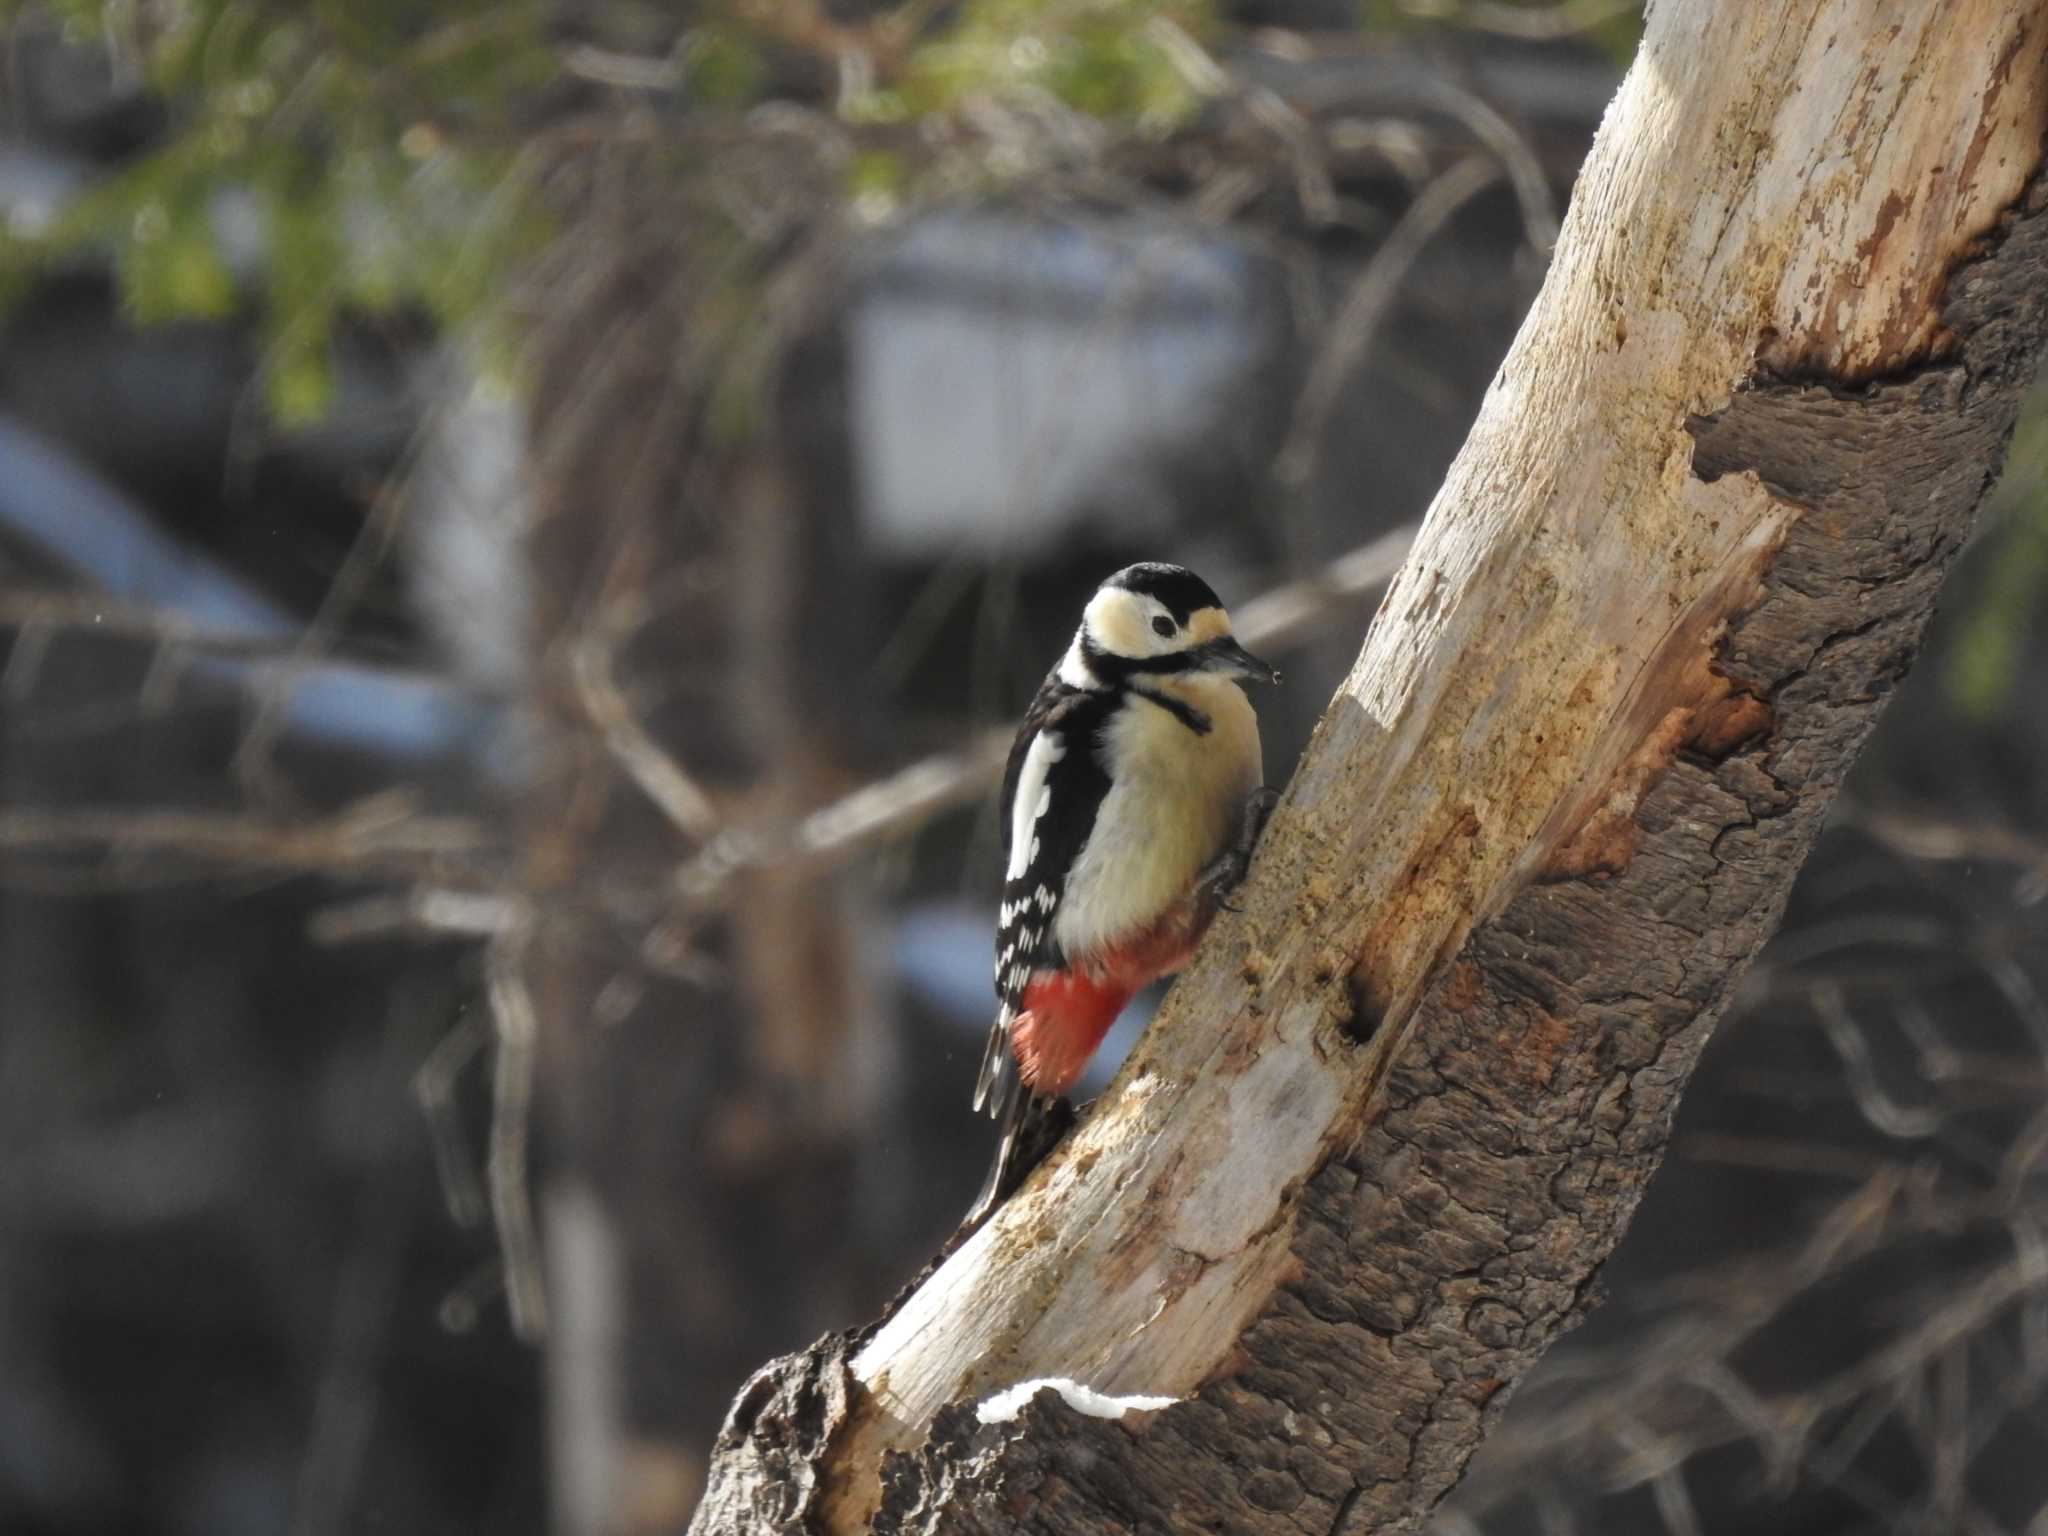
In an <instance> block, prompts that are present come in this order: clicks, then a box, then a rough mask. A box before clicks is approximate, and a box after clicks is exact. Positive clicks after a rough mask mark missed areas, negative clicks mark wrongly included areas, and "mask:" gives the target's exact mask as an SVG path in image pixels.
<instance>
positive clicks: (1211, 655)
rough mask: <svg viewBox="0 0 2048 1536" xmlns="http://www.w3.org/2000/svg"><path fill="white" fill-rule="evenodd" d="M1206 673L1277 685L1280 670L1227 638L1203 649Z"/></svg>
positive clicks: (1212, 641) (1203, 666) (1211, 642)
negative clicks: (1218, 673) (1216, 673)
mask: <svg viewBox="0 0 2048 1536" xmlns="http://www.w3.org/2000/svg"><path fill="white" fill-rule="evenodd" d="M1199 654H1200V656H1201V658H1202V668H1201V669H1202V670H1203V671H1204V672H1221V673H1222V674H1223V675H1224V676H1225V677H1246V678H1250V679H1251V680H1252V681H1253V682H1255V683H1277V682H1279V681H1280V673H1279V670H1278V669H1277V668H1275V667H1271V666H1268V665H1267V664H1266V663H1265V662H1263V661H1261V660H1259V658H1258V657H1256V656H1254V655H1253V654H1252V653H1251V652H1250V651H1248V650H1246V649H1245V648H1244V647H1243V646H1241V645H1239V644H1238V643H1237V642H1236V641H1235V640H1232V639H1230V638H1229V637H1227V636H1226V637H1225V638H1223V639H1221V640H1211V641H1210V642H1209V643H1208V644H1207V645H1205V646H1203V647H1201V650H1200V652H1199Z"/></svg>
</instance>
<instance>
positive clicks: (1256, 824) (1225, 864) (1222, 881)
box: [1201, 785, 1280, 912]
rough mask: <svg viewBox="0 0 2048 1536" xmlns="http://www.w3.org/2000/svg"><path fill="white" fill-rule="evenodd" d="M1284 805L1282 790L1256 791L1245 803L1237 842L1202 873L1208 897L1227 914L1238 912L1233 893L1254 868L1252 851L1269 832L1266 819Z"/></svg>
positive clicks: (1261, 788) (1264, 788) (1203, 889)
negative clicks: (1281, 801) (1282, 803)
mask: <svg viewBox="0 0 2048 1536" xmlns="http://www.w3.org/2000/svg"><path fill="white" fill-rule="evenodd" d="M1279 803H1280V791H1279V790H1277V789H1267V788H1266V787H1265V786H1263V785H1261V786H1260V787H1259V788H1257V789H1255V790H1253V791H1252V792H1251V795H1250V796H1249V797H1248V798H1247V799H1246V800H1245V803H1244V818H1243V820H1242V821H1240V822H1239V823H1238V828H1237V839H1236V841H1234V842H1233V843H1232V844H1231V845H1230V846H1229V847H1228V848H1226V849H1224V850H1223V852H1221V853H1219V854H1218V855H1217V856H1216V857H1215V858H1214V859H1213V860H1211V861H1210V864H1209V867H1208V868H1207V869H1205V870H1203V871H1202V879H1201V886H1202V892H1203V895H1204V896H1205V898H1206V899H1207V900H1208V901H1209V902H1210V903H1211V904H1212V905H1214V906H1217V907H1221V908H1222V909H1223V910H1224V911H1225V912H1235V911H1237V910H1238V908H1237V907H1235V906H1233V905H1231V902H1230V899H1229V898H1230V893H1231V892H1232V891H1235V890H1236V889H1237V888H1238V887H1239V886H1240V885H1242V884H1244V877H1245V876H1246V875H1247V874H1248V873H1250V871H1251V867H1252V850H1253V849H1255V848H1257V847H1258V845H1259V834H1260V833H1261V832H1263V831H1265V830H1266V818H1267V817H1269V816H1271V815H1272V814H1273V807H1274V806H1276V805H1278V804H1279Z"/></svg>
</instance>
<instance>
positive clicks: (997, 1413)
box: [974, 1376, 1180, 1424]
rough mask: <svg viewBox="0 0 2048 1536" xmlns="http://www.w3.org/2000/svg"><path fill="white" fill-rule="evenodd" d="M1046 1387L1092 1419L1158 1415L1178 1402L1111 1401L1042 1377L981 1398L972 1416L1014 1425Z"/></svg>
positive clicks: (1077, 1385) (1174, 1399)
mask: <svg viewBox="0 0 2048 1536" xmlns="http://www.w3.org/2000/svg"><path fill="white" fill-rule="evenodd" d="M1047 1387H1051V1388H1052V1389H1053V1390H1054V1391H1055V1392H1057V1393H1059V1395H1060V1396H1061V1397H1063V1398H1065V1399H1066V1403H1067V1406H1068V1407H1069V1408H1071V1409H1073V1410H1074V1412H1076V1413H1085V1414H1087V1415H1088V1417H1089V1418H1091V1419H1120V1418H1122V1417H1123V1416H1124V1415H1125V1414H1126V1413H1130V1412H1132V1411H1134V1410H1135V1411H1136V1412H1138V1413H1157V1412H1158V1411H1159V1410H1160V1409H1161V1408H1166V1407H1170V1406H1171V1405H1173V1404H1174V1403H1177V1402H1179V1401H1180V1399H1179V1398H1177V1397H1111V1396H1110V1395H1109V1394H1108V1393H1107V1392H1098V1391H1096V1390H1095V1389H1094V1388H1093V1387H1084V1386H1082V1385H1081V1383H1079V1382H1078V1381H1069V1380H1068V1379H1067V1378H1066V1377H1064V1376H1041V1377H1039V1378H1038V1379H1037V1380H1035V1381H1020V1382H1018V1383H1017V1384H1016V1385H1015V1386H1014V1387H1005V1388H1004V1389H1003V1390H1002V1391H1000V1392H998V1393H996V1395H995V1396H994V1397H987V1398H983V1399H982V1400H981V1402H979V1403H977V1404H976V1405H975V1409H974V1416H975V1417H976V1418H977V1419H979V1420H981V1422H982V1423H984V1424H1010V1423H1014V1422H1015V1421H1016V1418H1017V1415H1018V1414H1020V1413H1022V1412H1023V1411H1024V1405H1025V1404H1026V1403H1028V1402H1030V1401H1031V1399H1032V1398H1034V1397H1036V1396H1038V1394H1039V1393H1041V1392H1043V1391H1044V1390H1045V1389H1046V1388H1047Z"/></svg>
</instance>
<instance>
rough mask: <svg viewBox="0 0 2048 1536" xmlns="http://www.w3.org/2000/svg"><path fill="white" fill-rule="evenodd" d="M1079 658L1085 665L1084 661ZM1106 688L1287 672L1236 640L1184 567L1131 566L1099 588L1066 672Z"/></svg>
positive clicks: (1209, 593) (1266, 679)
mask: <svg viewBox="0 0 2048 1536" xmlns="http://www.w3.org/2000/svg"><path fill="white" fill-rule="evenodd" d="M1077 664H1078V666H1077ZM1081 669H1085V671H1086V673H1087V674H1088V678H1089V681H1087V682H1082V681H1081V679H1080V678H1079V676H1069V677H1068V679H1067V680H1068V681H1069V682H1072V683H1076V684H1077V685H1078V686H1101V684H1102V683H1104V682H1108V681H1111V680H1116V679H1123V678H1142V677H1147V676H1155V677H1168V676H1175V675H1179V676H1188V675H1190V674H1201V673H1206V674H1208V675H1210V676H1217V677H1228V678H1250V679H1252V680H1253V681H1255V682H1261V683H1277V682H1279V681H1280V674H1279V673H1278V672H1277V671H1275V670H1274V669H1273V668H1272V667H1270V666H1268V665H1267V664H1266V663H1265V662H1263V661H1261V660H1259V658H1258V657H1256V656H1254V655H1253V654H1252V653H1251V652H1250V651H1248V650H1246V649H1245V648H1244V647H1243V646H1241V645H1239V644H1238V643H1237V639H1236V637H1235V636H1234V635H1232V634H1231V632H1230V615H1229V614H1228V613H1226V612H1225V611H1224V608H1223V603H1222V600H1221V599H1220V598H1218V597H1217V596H1216V593H1215V591H1214V590H1213V589H1212V588H1211V587H1210V585H1209V584H1208V583H1207V582H1206V581H1204V580H1202V578H1201V577H1199V576H1197V575H1196V574H1195V573H1194V572H1193V571H1191V570H1188V569H1187V568H1186V567H1185V566H1179V565H1162V564H1160V563H1158V562H1156V561H1145V562H1143V563H1141V564H1138V565H1127V566H1125V567H1124V568H1123V569H1122V570H1120V571H1118V572H1117V573H1116V574H1115V575H1114V576H1111V577H1110V578H1109V579H1108V580H1107V581H1105V582H1103V584H1102V585H1101V586H1099V587H1097V588H1096V589H1095V595H1094V596H1093V597H1091V598H1090V599H1089V600H1088V607H1087V609H1086V611H1084V612H1083V613H1082V615H1081V629H1080V633H1079V634H1077V635H1075V637H1074V646H1073V649H1072V650H1071V651H1070V652H1069V653H1068V657H1067V663H1066V664H1065V666H1064V667H1063V669H1062V670H1063V672H1078V671H1079V670H1081Z"/></svg>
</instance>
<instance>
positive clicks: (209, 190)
mask: <svg viewBox="0 0 2048 1536" xmlns="http://www.w3.org/2000/svg"><path fill="white" fill-rule="evenodd" d="M51 17H54V18H56V19H57V20H58V21H59V22H61V24H62V26H63V27H64V29H65V31H66V33H67V35H69V36H71V37H73V38H75V39H78V40H97V41H102V42H104V43H105V44H106V45H107V46H109V47H110V48H113V49H116V50H118V51H119V52H121V53H122V54H124V55H125V56H128V57H134V58H138V59H140V60H141V61H142V62H143V64H144V66H145V68H146V70H147V78H148V80H149V82H150V84H151V86H152V87H153V88H154V90H155V91H156V92H157V93H158V94H159V95H160V96H161V97H162V98H163V100H164V102H165V103H166V105H167V107H168V109H169V110H170V112H171V114H172V128H171V131H170V132H169V134H168V135H166V136H165V137H164V138H163V139H162V140H161V141H160V142H159V143H158V144H157V145H156V146H155V147H154V148H153V149H152V150H150V151H149V152H148V153H146V154H145V155H143V156H142V157H140V158H139V159H137V160H135V161H133V162H132V163H130V164H129V165H128V166H127V167H125V168H124V169H123V170H122V172H121V173H120V174H118V175H116V176H114V177H113V178H111V179H110V180H108V181H107V182H105V183H103V184H101V185H100V186H98V187H96V188H94V189H93V190H92V191H91V192H90V193H88V194H87V195H86V196H84V197H83V198H81V199H79V200H78V201H77V202H76V203H74V204H72V205H71V206H70V207H69V208H67V209H66V210H65V211H64V213H63V214H62V215H61V216H60V217H59V218H58V219H57V220H56V221H55V222H54V223H53V224H52V225H51V227H49V228H48V229H45V230H41V231H36V232H33V233H29V234H20V233H17V234H14V235H12V236H10V237H8V238H7V239H6V240H5V241H4V242H0V298H5V297H7V296H9V295H13V294H18V293H19V292H20V291H21V289H22V287H23V286H24V284H25V283H26V281H27V280H28V278H29V277H30V276H32V274H33V273H34V272H35V271H36V270H38V269H39V268H40V267H42V266H43V265H45V264H48V263H50V262H53V261H58V260H62V259H66V258H70V257H73V256H76V255H78V254H81V253H87V252H94V251H97V252H102V253H104V254H105V255H106V256H108V257H109V258H110V259H111V260H112V262H113V265H114V268H115V270H116V272H117V273H118V274H119V276H120V282H121V291H122V294H123V296H124V298H125V300H126V302H127V304H128V306H129V309H130V311H131V313H132V314H133V315H134V316H135V317H136V318H137V319H138V320H141V321H144V322H149V321H156V320H164V319H170V318H175V317H180V316H220V315H224V314H228V313H230V312H232V311H234V310H235V309H237V308H238V307H239V306H241V305H243V304H251V305H252V306H254V307H258V308H259V311H260V313H261V315H262V317H263V321H264V327H265V336H266V341H267V344H268V345H267V348H266V359H267V363H266V369H265V378H266V384H267V388H268V394H269V398H270V403H271V406H272V408H273V410H274V411H275V412H276V413H277V414H278V416H279V417H281V418H282V419H284V420H285V421H287V422H299V421H304V420H307V419H309V418H311V417H314V416H317V415H318V414H319V413H320V412H321V411H322V410H323V409H324V408H325V406H326V404H327V401H328V398H329V396H330V394H331V388H332V385H331V378H330V368H329V349H330V342H331V339H332V335H333V330H334V325H335V322H336V320H337V319H338V317H339V316H340V315H341V314H342V313H343V312H344V311H345V310H348V309H352V308H353V309H361V310H370V311H380V310H390V309H393V308H396V307H399V306H405V305H418V306H421V307H422V308H424V309H425V310H427V311H428V312H430V313H431V314H432V315H433V316H434V317H435V318H436V319H437V320H439V321H440V322H441V323H442V324H444V325H447V326H451V327H466V326H470V325H472V323H481V324H482V325H483V326H484V327H485V328H488V326H489V325H490V324H491V323H492V321H493V320H494V318H495V317H494V314H493V310H492V300H493V298H494V296H495V295H496V293H497V292H498V291H500V288H501V281H500V280H501V278H502V276H503V274H504V273H505V272H506V271H507V269H508V268H509V267H510V266H511V264H512V262H513V260H514V259H515V258H516V256H517V255H518V254H519V253H520V252H523V251H525V250H527V249H530V248H531V247H532V246H533V244H534V243H535V242H536V241H537V239H538V238H539V237H540V234H541V230H540V229H539V228H538V227H537V224H536V221H535V218H534V216H533V214H532V212H531V210H530V207H529V206H528V204H527V202H526V200H525V199H523V198H520V197H518V196H508V195H506V189H507V188H508V186H509V185H510V184H511V183H513V182H514V181H515V180H516V167H517V159H516V153H517V145H516V142H515V140H514V139H513V137H512V134H511V132H510V113H511V110H512V108H513V107H514V106H515V105H516V104H517V103H518V102H519V101H520V100H521V98H522V97H526V96H530V94H531V92H532V91H533V90H534V89H536V88H537V87H539V86H540V85H542V84H544V83H545V82H546V81H547V80H548V79H549V77H550V76H551V74H552V72H553V67H554V66H553V61H552V56H551V54H550V53H549V51H548V49H547V48H546V46H545V39H544V37H543V35H542V30H541V23H542V18H543V13H542V7H541V4H540V0H438V3H432V4H428V3H421V0H265V3H263V4H253V3H250V0H172V3H168V4H165V5H161V6H155V7H140V8H139V7H137V6H135V5H133V4H130V3H123V0H61V3H55V4H50V5H46V6H40V7H35V6H29V5H25V4H23V3H21V0H0V22H7V23H15V24H23V23H28V24H33V22H34V21H35V20H36V19H40V18H51ZM238 220H239V224H240V226H241V228H242V229H243V230H244V232H245V235H253V236H254V238H242V239H239V240H234V239H231V236H232V235H233V234H234V232H235V230H236V228H237V224H238ZM238 264H239V265H238Z"/></svg>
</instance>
